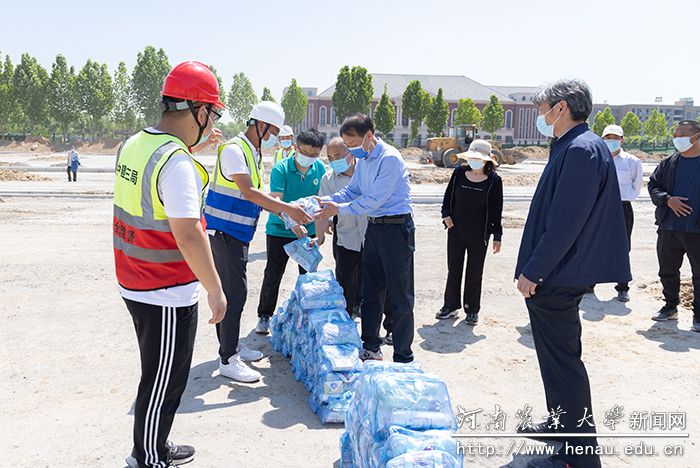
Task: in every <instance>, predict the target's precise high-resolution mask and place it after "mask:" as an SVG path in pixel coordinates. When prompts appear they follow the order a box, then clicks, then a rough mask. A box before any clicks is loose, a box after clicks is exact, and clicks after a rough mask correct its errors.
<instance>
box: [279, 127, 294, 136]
mask: <svg viewBox="0 0 700 468" xmlns="http://www.w3.org/2000/svg"><path fill="white" fill-rule="evenodd" d="M292 135H294V130H292V127H290V126H289V125H284V126H283V127H282V128H280V134H279V135H277V136H281V137H283V136H292Z"/></svg>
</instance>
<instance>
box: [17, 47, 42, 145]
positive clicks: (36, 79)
mask: <svg viewBox="0 0 700 468" xmlns="http://www.w3.org/2000/svg"><path fill="white" fill-rule="evenodd" d="M48 81H49V75H48V73H46V70H45V69H44V68H43V67H42V66H41V65H39V62H37V60H36V59H35V58H34V57H31V56H30V55H29V54H22V60H21V61H20V63H19V65H17V67H16V68H15V73H14V75H13V85H14V89H15V96H16V97H17V100H16V101H15V102H17V103H18V106H19V108H20V110H21V111H22V114H23V116H24V117H25V118H26V119H27V122H28V123H29V133H30V134H31V135H33V134H34V128H35V127H36V126H37V125H38V124H41V123H43V122H44V120H45V119H46V88H47V83H48Z"/></svg>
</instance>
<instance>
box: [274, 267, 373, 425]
mask: <svg viewBox="0 0 700 468" xmlns="http://www.w3.org/2000/svg"><path fill="white" fill-rule="evenodd" d="M345 307H346V304H345V298H344V297H343V288H342V287H340V285H339V284H338V282H337V281H336V280H335V277H334V275H333V272H332V271H331V270H324V271H319V272H316V273H307V274H305V275H300V276H299V278H298V279H297V284H296V287H295V288H294V291H293V292H292V294H291V297H290V298H289V299H288V300H287V301H285V302H284V304H283V305H282V307H280V308H279V309H278V310H277V313H276V314H275V315H274V316H273V317H272V320H271V321H270V332H271V336H270V341H271V342H272V346H273V347H274V348H275V350H276V351H280V352H282V354H284V355H285V356H287V357H290V363H291V364H292V371H293V372H294V378H295V379H297V380H299V381H301V382H302V384H303V385H304V387H306V389H307V390H309V391H310V392H311V395H310V396H309V400H308V403H309V406H310V407H311V409H312V410H313V411H314V412H316V413H318V415H319V417H320V418H321V422H322V423H323V424H325V423H328V422H333V423H342V422H343V421H345V414H346V412H347V409H348V407H349V405H350V401H351V399H352V396H353V395H354V392H355V388H356V386H357V383H358V382H359V377H360V374H361V372H362V361H361V360H360V358H359V350H360V347H361V346H362V340H360V334H359V333H358V331H357V325H356V324H355V322H354V321H353V320H351V319H350V316H349V315H348V313H347V312H346V310H345Z"/></svg>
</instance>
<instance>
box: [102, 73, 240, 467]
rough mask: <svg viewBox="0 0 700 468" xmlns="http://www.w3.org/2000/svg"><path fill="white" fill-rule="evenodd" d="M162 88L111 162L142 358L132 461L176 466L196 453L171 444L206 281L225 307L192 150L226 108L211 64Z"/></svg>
mask: <svg viewBox="0 0 700 468" xmlns="http://www.w3.org/2000/svg"><path fill="white" fill-rule="evenodd" d="M161 94H162V95H163V98H162V100H161V109H162V111H163V115H162V117H161V119H160V121H159V122H158V124H157V125H156V126H155V127H153V128H147V129H145V130H143V131H141V132H139V133H137V134H136V135H133V136H132V137H130V138H129V139H128V140H127V141H126V142H124V144H123V145H122V146H121V148H120V149H119V153H118V154H117V163H116V167H115V183H114V221H113V244H114V260H115V269H116V276H117V280H118V282H119V292H120V293H121V296H122V298H123V299H124V302H125V303H126V307H127V309H128V310H129V313H130V314H131V317H132V320H133V323H134V329H135V331H136V337H137V341H138V345H139V355H140V360H141V380H140V382H139V387H138V393H137V396H136V401H135V403H134V407H133V414H134V430H133V440H134V447H133V450H132V452H131V456H129V458H127V464H128V465H129V466H130V467H132V468H146V467H160V468H165V467H171V466H174V465H175V464H182V463H187V462H189V461H191V460H192V458H193V457H194V452H195V450H194V448H193V447H190V446H187V445H180V446H178V445H175V444H173V443H172V442H170V441H169V440H168V435H169V433H170V429H171V427H172V424H173V421H174V418H175V413H176V411H177V409H178V406H179V405H180V398H181V397H182V394H183V392H184V390H185V387H186V386H187V378H188V375H189V371H190V365H191V363H192V352H193V349H194V341H195V335H196V330H197V316H198V302H199V292H200V289H201V287H202V286H203V287H204V289H206V291H207V292H208V293H209V295H208V298H207V299H208V303H209V307H210V309H211V311H212V318H211V320H209V323H211V324H214V323H218V322H219V321H221V319H222V318H223V316H224V314H225V312H226V297H225V296H224V291H223V290H222V287H221V282H220V281H219V276H218V275H217V274H216V269H215V267H214V261H213V260H212V256H211V252H210V250H209V245H208V243H207V238H206V235H205V233H204V229H203V227H202V223H201V216H202V208H203V202H204V200H203V194H204V189H205V187H206V185H207V183H208V182H209V176H208V174H207V171H206V169H204V167H203V166H202V165H201V164H199V163H198V162H197V161H196V160H194V159H193V158H192V156H191V154H190V149H189V148H192V147H201V146H202V142H204V141H206V140H207V138H208V135H209V134H210V133H211V132H212V127H213V126H214V123H216V121H217V120H218V119H219V118H220V117H221V113H220V112H221V109H225V107H224V105H223V104H221V103H220V102H219V86H218V83H217V80H216V77H215V76H214V74H213V73H212V71H211V70H210V69H209V67H207V66H206V65H204V64H202V63H199V62H185V63H181V64H180V65H177V66H176V67H174V68H173V69H172V70H171V71H170V73H169V74H168V76H167V77H166V79H165V83H164V84H163V90H162V91H161ZM205 132H206V133H205ZM153 188H155V190H153Z"/></svg>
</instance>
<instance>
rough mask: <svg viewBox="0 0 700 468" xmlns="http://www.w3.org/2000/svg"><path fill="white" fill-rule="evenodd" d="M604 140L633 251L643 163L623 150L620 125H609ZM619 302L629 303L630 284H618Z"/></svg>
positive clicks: (629, 243)
mask: <svg viewBox="0 0 700 468" xmlns="http://www.w3.org/2000/svg"><path fill="white" fill-rule="evenodd" d="M603 140H604V141H605V144H606V145H608V149H609V150H610V153H612V155H613V161H615V169H616V171H617V181H618V183H619V184H620V198H622V211H623V213H624V215H625V226H626V227H627V244H628V246H629V250H630V251H632V227H633V226H634V211H633V210H632V201H634V200H635V199H636V198H637V197H638V196H639V193H640V192H641V191H642V186H643V185H644V180H643V179H644V171H643V170H642V162H641V161H640V160H639V158H638V157H636V156H635V155H633V154H630V153H627V152H625V151H623V150H622V143H623V142H624V141H625V134H624V131H623V130H622V127H620V126H619V125H608V126H607V127H605V129H604V130H603ZM615 289H616V290H617V300H618V301H622V302H627V301H629V300H630V295H629V289H630V288H629V283H617V286H615Z"/></svg>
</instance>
